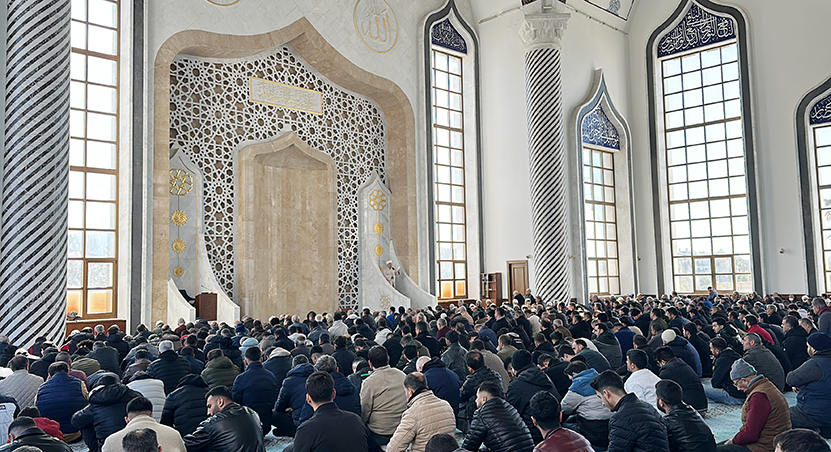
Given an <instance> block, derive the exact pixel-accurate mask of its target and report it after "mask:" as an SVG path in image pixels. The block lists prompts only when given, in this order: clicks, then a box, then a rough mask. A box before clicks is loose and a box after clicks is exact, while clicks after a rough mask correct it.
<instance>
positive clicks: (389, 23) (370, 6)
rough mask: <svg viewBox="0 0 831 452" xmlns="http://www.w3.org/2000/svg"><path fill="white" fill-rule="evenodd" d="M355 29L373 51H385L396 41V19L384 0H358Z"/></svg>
mask: <svg viewBox="0 0 831 452" xmlns="http://www.w3.org/2000/svg"><path fill="white" fill-rule="evenodd" d="M355 30H356V31H357V32H358V36H360V37H361V40H362V41H363V42H364V44H366V46H367V47H369V48H370V50H372V51H373V52H377V53H387V52H389V51H391V50H392V49H393V48H395V44H396V43H397V42H398V19H397V18H396V17H395V13H394V12H393V10H392V7H391V6H390V4H389V3H387V1H386V0H358V3H356V4H355Z"/></svg>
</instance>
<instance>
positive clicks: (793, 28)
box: [618, 0, 831, 293]
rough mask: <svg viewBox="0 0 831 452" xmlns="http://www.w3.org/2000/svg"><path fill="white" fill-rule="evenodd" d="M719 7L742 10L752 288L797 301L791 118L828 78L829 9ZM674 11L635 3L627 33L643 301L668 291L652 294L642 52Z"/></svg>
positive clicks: (743, 1) (652, 2) (738, 1)
mask: <svg viewBox="0 0 831 452" xmlns="http://www.w3.org/2000/svg"><path fill="white" fill-rule="evenodd" d="M720 3H723V4H729V5H732V6H735V7H737V8H739V9H741V10H742V11H743V12H744V13H745V15H746V18H747V22H748V33H749V40H748V43H749V49H750V68H749V74H750V77H751V86H752V90H753V92H752V93H751V99H752V101H753V107H754V117H753V122H754V127H755V131H754V133H755V146H756V163H757V168H756V174H757V185H758V187H759V188H758V192H759V193H758V205H759V216H760V229H761V237H760V239H761V244H762V259H763V279H764V281H762V284H759V282H757V284H756V290H757V291H759V292H761V291H762V290H764V291H767V292H771V291H777V292H782V293H804V292H805V291H807V280H806V278H807V271H806V268H805V262H804V256H805V249H804V243H803V238H802V237H803V236H802V224H801V210H800V204H799V192H798V190H799V181H798V179H797V167H796V137H795V126H794V116H795V112H796V107H797V104H798V103H799V102H800V100H801V99H802V97H803V96H804V95H805V94H806V93H807V92H808V91H810V90H811V89H813V88H814V87H816V86H817V85H819V84H820V83H822V82H823V81H824V80H825V79H827V78H828V76H829V75H830V74H831V60H829V59H828V58H827V56H828V51H827V49H826V47H825V44H824V43H825V42H827V34H828V32H827V30H828V26H827V23H826V22H827V18H828V17H831V3H829V2H827V1H824V0H800V1H798V2H787V3H776V4H775V3H774V2H770V1H759V0H731V1H722V2H720ZM678 4H679V2H678V1H668V0H638V6H637V10H636V11H635V13H634V14H633V19H632V21H631V25H630V27H631V28H630V30H629V31H630V34H629V59H630V61H631V77H630V90H631V105H630V108H629V111H628V115H627V119H628V120H629V124H630V126H631V128H632V134H633V144H634V146H633V150H634V157H635V169H634V172H635V179H636V180H635V199H636V214H637V222H638V223H637V227H638V231H637V232H638V235H637V241H638V253H639V255H640V257H641V259H642V260H641V262H640V263H641V265H640V267H639V271H640V283H641V286H640V290H641V292H644V293H658V291H668V290H671V287H666V288H659V287H657V282H656V276H657V263H656V257H655V237H654V233H653V212H652V182H651V180H650V171H651V162H650V157H649V136H648V123H647V121H648V105H647V83H648V81H647V73H646V45H647V41H648V39H649V36H650V35H651V34H652V32H653V31H654V30H655V29H656V28H657V27H658V26H659V25H660V24H661V23H663V22H664V21H665V20H666V19H667V18H669V16H670V15H671V14H672V12H673V11H674V10H675V8H676V7H677V6H678ZM786 5H787V6H786ZM745 95H746V93H745ZM618 108H620V109H621V111H624V112H625V111H626V110H624V109H623V108H621V107H620V106H619V107H618ZM624 114H626V113H624ZM780 248H784V249H785V252H784V254H780V253H779V249H780ZM820 264H821V263H820Z"/></svg>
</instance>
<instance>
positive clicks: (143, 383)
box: [111, 336, 167, 422]
mask: <svg viewBox="0 0 831 452" xmlns="http://www.w3.org/2000/svg"><path fill="white" fill-rule="evenodd" d="M111 337H112V336H111ZM127 387H128V388H130V389H132V390H134V391H138V392H140V393H141V395H143V396H144V397H147V398H148V399H149V400H150V403H152V404H153V419H155V420H156V422H159V421H161V419H162V410H163V409H164V403H165V400H166V399H167V397H166V396H165V393H164V383H163V382H162V381H161V380H157V379H155V378H153V377H151V376H150V375H149V374H148V373H146V372H138V373H136V374H135V375H134V376H133V378H132V380H131V381H130V382H129V383H127Z"/></svg>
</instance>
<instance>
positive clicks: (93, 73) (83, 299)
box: [67, 0, 122, 318]
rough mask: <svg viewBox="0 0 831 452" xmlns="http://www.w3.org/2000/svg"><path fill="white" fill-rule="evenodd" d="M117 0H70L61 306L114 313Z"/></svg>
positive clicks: (90, 313)
mask: <svg viewBox="0 0 831 452" xmlns="http://www.w3.org/2000/svg"><path fill="white" fill-rule="evenodd" d="M120 3H121V2H120V1H119V0H87V1H84V0H80V1H73V2H72V24H71V45H72V50H71V76H70V77H71V84H70V108H71V113H70V149H69V165H70V172H69V240H68V259H69V260H68V262H67V313H68V312H71V311H75V312H77V313H78V314H79V315H80V316H81V317H82V318H112V317H115V316H116V305H117V303H116V275H117V274H118V273H117V269H116V264H117V260H116V259H117V249H116V247H117V241H118V239H117V227H116V223H117V219H118V213H117V212H118V209H117V207H118V206H117V201H118V200H117V194H118V182H117V179H118V178H117V176H118V146H119V73H120V71H119V63H120V62H119V51H120V39H121V36H120V22H121V11H120V9H121V6H122V5H121V4H120Z"/></svg>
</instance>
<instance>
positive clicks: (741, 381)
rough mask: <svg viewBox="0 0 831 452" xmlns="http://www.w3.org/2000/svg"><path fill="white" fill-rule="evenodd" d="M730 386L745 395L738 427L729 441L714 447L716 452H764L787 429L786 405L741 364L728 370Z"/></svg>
mask: <svg viewBox="0 0 831 452" xmlns="http://www.w3.org/2000/svg"><path fill="white" fill-rule="evenodd" d="M730 378H731V379H732V380H733V383H734V384H735V385H736V387H737V388H739V390H740V391H744V392H745V393H746V394H747V398H746V399H745V401H744V405H742V427H741V429H740V430H739V433H736V436H734V437H733V439H732V440H728V441H726V442H725V443H724V444H723V445H719V446H718V451H719V452H767V451H771V450H773V438H774V437H775V436H776V435H778V434H780V433H782V432H784V431H785V430H788V429H790V428H791V418H790V413H789V412H788V401H787V400H785V396H783V395H782V392H780V391H779V389H778V388H777V387H776V386H774V385H773V383H771V381H770V380H768V379H767V378H766V377H765V376H764V375H759V374H758V373H757V372H756V369H755V368H753V366H751V365H750V364H748V363H747V362H746V361H745V360H743V359H739V360H736V362H734V363H733V367H732V368H731V369H730Z"/></svg>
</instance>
